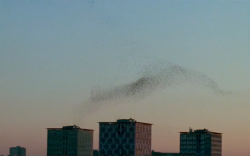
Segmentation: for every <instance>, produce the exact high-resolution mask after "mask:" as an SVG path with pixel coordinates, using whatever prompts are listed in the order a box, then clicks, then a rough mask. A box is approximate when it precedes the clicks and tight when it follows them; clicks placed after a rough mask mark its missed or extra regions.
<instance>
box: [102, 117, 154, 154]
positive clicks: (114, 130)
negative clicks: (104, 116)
mask: <svg viewBox="0 0 250 156" xmlns="http://www.w3.org/2000/svg"><path fill="white" fill-rule="evenodd" d="M151 125H152V124H149V123H142V122H137V121H135V120H134V119H131V118H130V119H119V120H117V122H99V129H100V131H99V132H100V134H99V152H100V153H99V154H100V156H151V131H152V129H151Z"/></svg>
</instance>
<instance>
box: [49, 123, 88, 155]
mask: <svg viewBox="0 0 250 156" xmlns="http://www.w3.org/2000/svg"><path fill="white" fill-rule="evenodd" d="M47 130H48V132H47V156H93V130H91V129H82V128H80V127H78V126H75V125H74V126H64V127H62V128H47Z"/></svg>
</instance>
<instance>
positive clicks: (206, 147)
mask: <svg viewBox="0 0 250 156" xmlns="http://www.w3.org/2000/svg"><path fill="white" fill-rule="evenodd" d="M180 153H181V154H182V156H185V154H186V155H190V154H192V155H194V156H221V155H222V133H217V132H211V131H209V130H207V129H198V130H195V131H193V130H192V129H191V128H190V129H189V132H180Z"/></svg>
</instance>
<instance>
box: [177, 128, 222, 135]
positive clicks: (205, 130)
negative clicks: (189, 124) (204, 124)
mask: <svg viewBox="0 0 250 156" xmlns="http://www.w3.org/2000/svg"><path fill="white" fill-rule="evenodd" d="M180 133H181V134H197V133H203V134H204V133H205V134H222V133H218V132H212V131H209V130H208V129H206V128H204V129H197V130H194V131H193V130H192V129H191V128H190V129H189V132H180Z"/></svg>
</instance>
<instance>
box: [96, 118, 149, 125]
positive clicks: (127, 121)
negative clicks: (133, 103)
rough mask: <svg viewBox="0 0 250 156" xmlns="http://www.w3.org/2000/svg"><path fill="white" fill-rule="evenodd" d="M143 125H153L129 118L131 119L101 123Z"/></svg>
mask: <svg viewBox="0 0 250 156" xmlns="http://www.w3.org/2000/svg"><path fill="white" fill-rule="evenodd" d="M121 122H122V123H131V122H133V123H142V124H148V125H152V124H151V123H144V122H137V121H136V120H135V119H132V118H129V119H117V120H116V122H99V123H107V124H116V123H121Z"/></svg>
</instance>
